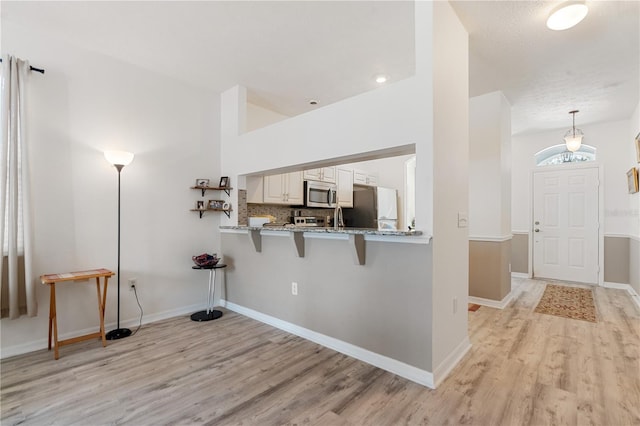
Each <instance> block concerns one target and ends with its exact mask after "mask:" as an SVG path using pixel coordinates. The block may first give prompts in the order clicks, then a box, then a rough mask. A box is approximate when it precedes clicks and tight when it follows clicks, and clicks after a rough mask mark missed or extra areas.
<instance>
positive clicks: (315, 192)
mask: <svg viewBox="0 0 640 426" xmlns="http://www.w3.org/2000/svg"><path fill="white" fill-rule="evenodd" d="M337 202H338V195H337V187H336V186H335V185H333V184H330V183H325V182H316V181H312V180H306V181H304V205H305V206H306V207H321V208H322V207H324V208H334V207H335V206H336V203H337Z"/></svg>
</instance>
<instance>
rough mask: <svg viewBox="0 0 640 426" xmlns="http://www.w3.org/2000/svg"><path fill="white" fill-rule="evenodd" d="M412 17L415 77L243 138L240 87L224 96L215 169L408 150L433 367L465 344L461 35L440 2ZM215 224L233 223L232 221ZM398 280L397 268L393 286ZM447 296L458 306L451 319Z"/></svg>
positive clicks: (423, 5) (281, 167) (257, 168)
mask: <svg viewBox="0 0 640 426" xmlns="http://www.w3.org/2000/svg"><path fill="white" fill-rule="evenodd" d="M415 13H416V18H415V22H416V25H415V29H416V38H415V48H416V75H415V76H413V77H411V78H408V79H405V80H402V81H399V82H395V83H393V84H389V85H387V86H384V87H381V88H379V89H377V90H374V91H371V92H367V93H364V94H361V95H358V96H355V97H352V98H349V99H346V100H343V101H341V102H338V103H335V104H332V105H327V106H324V107H322V108H319V109H317V110H314V111H312V112H308V113H306V114H302V115H299V116H296V117H292V118H290V119H288V120H285V121H281V122H278V123H275V124H273V125H271V126H269V127H265V128H261V129H257V130H254V131H253V132H250V133H243V131H244V129H245V123H246V90H245V89H244V88H242V87H239V86H236V87H235V88H232V89H229V90H228V91H226V92H224V93H223V94H222V122H221V127H222V131H221V133H222V153H223V173H224V174H225V175H229V176H232V177H233V179H235V180H238V176H239V175H244V174H250V173H256V172H262V171H286V170H291V169H295V168H300V167H301V166H304V165H305V164H311V163H314V162H318V161H329V160H332V159H347V158H349V157H350V156H354V155H357V154H360V153H364V152H372V151H386V150H393V149H395V148H397V147H400V146H405V145H411V144H414V145H415V151H416V157H417V167H416V227H417V229H419V230H421V231H423V232H425V233H426V234H433V235H434V239H433V244H434V255H433V257H434V265H435V264H437V268H436V267H434V270H433V277H434V283H433V287H434V291H433V298H432V299H431V300H425V301H424V303H425V309H428V308H429V305H431V307H432V308H433V309H434V314H433V317H434V321H437V322H438V326H437V327H434V337H433V365H434V367H435V368H437V367H439V366H440V365H441V364H442V363H443V362H444V361H445V359H446V358H447V356H449V355H450V354H451V353H452V352H454V351H455V350H456V349H457V348H458V347H459V346H460V345H461V344H464V343H465V342H467V343H468V340H467V312H466V309H464V307H466V298H467V294H468V252H467V250H468V243H467V229H466V228H458V227H457V214H458V212H467V211H468V172H467V168H468V163H467V159H468V128H467V123H468V115H467V111H468V98H469V94H468V36H467V33H466V31H465V30H464V28H463V26H462V24H461V23H460V22H459V20H458V18H457V16H456V15H455V13H454V12H453V10H452V9H451V6H450V5H449V4H448V3H446V2H443V3H431V2H416V4H415ZM436 25H437V27H436V28H434V26H436ZM436 38H437V40H436ZM434 44H437V45H439V46H438V47H439V49H436V48H434ZM434 86H436V87H434ZM436 89H437V94H436V93H435V92H436ZM301 147H306V148H305V149H301ZM308 147H312V149H309V148H308ZM274 153H277V155H274ZM234 202H235V201H234ZM223 221H224V222H225V224H226V223H228V224H235V223H237V217H236V216H235V215H234V216H232V217H231V219H230V220H228V221H227V220H223ZM389 249H390V250H393V247H390V248H389ZM436 258H437V261H436ZM416 267H417V266H416ZM403 277H404V274H403V273H402V271H399V274H398V280H402V279H403ZM436 287H438V289H437V290H436ZM337 297H339V296H337ZM454 298H457V300H458V303H459V305H458V306H459V309H458V310H457V312H455V313H454V312H453V310H452V301H453V299H454Z"/></svg>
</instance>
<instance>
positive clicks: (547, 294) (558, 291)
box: [534, 284, 597, 322]
mask: <svg viewBox="0 0 640 426" xmlns="http://www.w3.org/2000/svg"><path fill="white" fill-rule="evenodd" d="M534 312H537V313H540V314H547V315H555V316H558V317H564V318H571V319H579V320H583V321H589V322H597V321H596V307H595V305H594V303H593V292H592V291H591V290H590V289H586V288H578V287H566V286H562V285H555V284H547V287H546V288H545V289H544V294H543V295H542V298H541V299H540V302H539V303H538V306H536V309H535V311H534Z"/></svg>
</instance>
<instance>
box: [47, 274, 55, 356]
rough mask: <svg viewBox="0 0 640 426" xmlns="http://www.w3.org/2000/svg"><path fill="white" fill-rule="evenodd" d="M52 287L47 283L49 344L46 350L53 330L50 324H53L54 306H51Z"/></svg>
mask: <svg viewBox="0 0 640 426" xmlns="http://www.w3.org/2000/svg"><path fill="white" fill-rule="evenodd" d="M54 291H55V290H54V289H53V285H52V284H49V344H48V345H47V350H49V351H50V350H51V334H52V332H53V329H52V325H53V312H54V311H55V308H54V307H53V301H54V299H53V293H54Z"/></svg>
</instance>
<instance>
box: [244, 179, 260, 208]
mask: <svg viewBox="0 0 640 426" xmlns="http://www.w3.org/2000/svg"><path fill="white" fill-rule="evenodd" d="M247 203H254V204H261V203H264V181H263V179H262V176H247Z"/></svg>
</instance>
